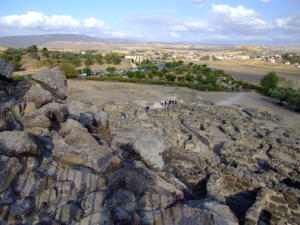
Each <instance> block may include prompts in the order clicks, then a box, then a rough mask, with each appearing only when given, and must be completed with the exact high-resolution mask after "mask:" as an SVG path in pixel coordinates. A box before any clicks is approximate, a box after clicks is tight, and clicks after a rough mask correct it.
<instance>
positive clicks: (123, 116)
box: [121, 112, 126, 120]
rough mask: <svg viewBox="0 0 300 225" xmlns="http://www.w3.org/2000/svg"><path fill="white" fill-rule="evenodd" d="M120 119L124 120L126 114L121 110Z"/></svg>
mask: <svg viewBox="0 0 300 225" xmlns="http://www.w3.org/2000/svg"><path fill="white" fill-rule="evenodd" d="M121 120H126V115H125V113H123V112H121Z"/></svg>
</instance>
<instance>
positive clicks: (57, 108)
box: [40, 102, 69, 123]
mask: <svg viewBox="0 0 300 225" xmlns="http://www.w3.org/2000/svg"><path fill="white" fill-rule="evenodd" d="M40 110H41V113H43V114H44V115H45V116H47V117H48V118H49V119H50V120H51V121H54V122H60V123H61V122H64V121H65V120H66V118H67V116H68V115H69V111H68V107H67V105H65V104H59V103H54V102H53V103H49V104H47V105H44V106H43V107H42V108H41V109H40Z"/></svg>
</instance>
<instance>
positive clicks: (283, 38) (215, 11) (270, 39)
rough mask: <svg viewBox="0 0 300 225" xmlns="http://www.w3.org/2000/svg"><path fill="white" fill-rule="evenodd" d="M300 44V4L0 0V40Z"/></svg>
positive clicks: (267, 0) (293, 0) (299, 0)
mask: <svg viewBox="0 0 300 225" xmlns="http://www.w3.org/2000/svg"><path fill="white" fill-rule="evenodd" d="M45 33H76V34H86V35H90V36H96V37H100V38H122V39H130V40H147V41H164V42H197V43H209V44H267V45H275V44H276V45H300V0H127V1H126V0H123V1H122V0H103V1H102V0H80V1H79V0H51V1H46V0H44V1H42V0H0V36H7V35H20V34H45Z"/></svg>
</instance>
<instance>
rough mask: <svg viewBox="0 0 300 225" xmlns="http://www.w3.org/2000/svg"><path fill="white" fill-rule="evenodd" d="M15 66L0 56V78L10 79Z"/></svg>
mask: <svg viewBox="0 0 300 225" xmlns="http://www.w3.org/2000/svg"><path fill="white" fill-rule="evenodd" d="M14 70H15V66H14V64H13V63H12V62H9V61H7V60H5V59H2V58H0V79H4V80H12V74H13V72H14Z"/></svg>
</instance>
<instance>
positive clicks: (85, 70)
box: [82, 67, 92, 73]
mask: <svg viewBox="0 0 300 225" xmlns="http://www.w3.org/2000/svg"><path fill="white" fill-rule="evenodd" d="M82 72H83V73H90V72H92V70H91V69H90V68H89V67H85V68H83V69H82Z"/></svg>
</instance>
